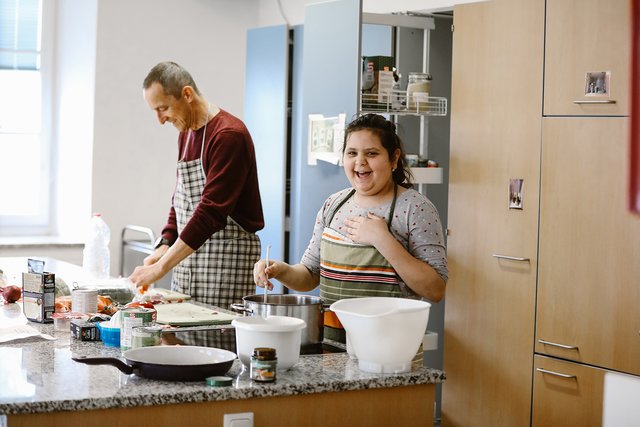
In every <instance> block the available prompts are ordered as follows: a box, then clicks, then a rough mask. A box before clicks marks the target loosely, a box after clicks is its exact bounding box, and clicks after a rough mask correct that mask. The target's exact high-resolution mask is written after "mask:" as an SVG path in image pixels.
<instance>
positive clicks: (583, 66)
mask: <svg viewBox="0 0 640 427" xmlns="http://www.w3.org/2000/svg"><path fill="white" fill-rule="evenodd" d="M629 21H630V20H629V2H628V1H627V0H549V1H547V20H546V44H545V82H544V114H545V115H588V116H595V115H627V114H628V113H629V93H630V90H629V75H630V73H629V70H630V69H629V61H628V57H629V51H630V35H631V32H630V31H629V25H630V22H629ZM598 72H606V73H609V76H608V78H609V79H610V81H609V91H608V92H609V93H607V94H598V93H595V94H594V93H592V94H589V93H588V92H589V90H590V88H589V82H588V81H587V78H586V74H587V73H598ZM592 77H593V80H595V81H594V87H592V90H593V92H596V87H595V86H597V84H598V82H597V77H596V76H592ZM605 83H606V82H605Z"/></svg>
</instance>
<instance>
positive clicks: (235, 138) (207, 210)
mask: <svg viewBox="0 0 640 427" xmlns="http://www.w3.org/2000/svg"><path fill="white" fill-rule="evenodd" d="M203 131H204V126H203V127H202V128H200V129H198V130H197V131H195V132H194V133H193V136H192V138H193V139H192V140H191V142H189V145H188V147H187V152H186V154H185V157H184V159H183V160H185V161H190V160H196V159H198V158H200V149H201V147H202V132H203ZM190 136H191V132H189V131H187V132H181V133H180V135H179V136H178V158H180V156H181V155H182V153H183V151H184V148H185V144H186V143H187V138H189V137H190ZM202 156H203V167H204V170H205V172H206V181H205V187H204V191H203V194H202V199H201V200H200V203H199V204H198V206H197V207H196V209H195V211H194V212H193V216H192V217H191V219H190V220H189V222H187V225H186V226H185V228H184V230H182V233H180V238H181V239H182V240H183V241H184V242H185V243H186V244H187V245H189V247H190V248H192V249H194V250H197V249H198V248H200V246H202V244H203V243H204V242H205V241H207V239H209V238H210V237H211V235H212V234H213V233H215V232H217V231H220V230H222V229H223V228H224V227H225V225H226V223H227V217H228V216H230V217H231V218H233V219H234V220H235V221H236V222H237V223H238V224H240V226H241V227H242V228H244V229H245V230H246V231H248V232H251V233H255V232H256V231H258V230H261V229H262V228H263V227H264V218H263V215H262V203H261V200H260V190H259V188H258V170H257V167H256V155H255V150H254V147H253V141H252V139H251V135H249V131H248V130H247V128H246V126H245V125H244V123H242V121H241V120H240V119H238V118H237V117H235V116H233V115H231V114H229V113H228V112H226V111H224V110H220V112H219V113H218V114H216V115H215V117H213V118H212V119H211V120H210V121H209V123H207V135H206V137H205V146H204V152H203V153H202ZM162 236H163V237H164V238H166V239H169V241H170V242H171V243H172V244H173V242H175V241H176V239H177V238H178V228H177V225H176V212H175V210H174V208H173V203H172V205H171V210H170V211H169V219H168V222H167V225H166V226H165V227H164V229H163V230H162Z"/></svg>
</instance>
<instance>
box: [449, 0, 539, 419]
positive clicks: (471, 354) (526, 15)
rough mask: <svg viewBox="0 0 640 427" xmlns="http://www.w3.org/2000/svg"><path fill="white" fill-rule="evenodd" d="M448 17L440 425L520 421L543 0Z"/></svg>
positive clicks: (465, 8) (528, 344)
mask: <svg viewBox="0 0 640 427" xmlns="http://www.w3.org/2000/svg"><path fill="white" fill-rule="evenodd" d="M454 28H455V30H454V33H453V65H452V74H453V77H452V100H451V160H450V165H451V171H450V181H449V231H450V232H449V236H448V259H449V271H450V276H449V282H448V284H447V291H446V292H447V293H446V308H445V322H444V329H445V337H444V370H445V372H446V373H447V381H446V382H445V383H444V385H443V387H442V389H443V400H442V425H443V426H491V427H496V426H504V427H517V426H528V425H529V421H530V403H531V387H532V383H531V381H532V378H531V369H532V365H533V333H534V304H535V286H536V282H535V280H536V266H537V262H536V251H537V237H538V233H537V223H538V176H539V175H538V174H539V170H538V168H539V150H540V138H541V120H542V118H541V111H542V70H543V68H542V67H543V62H542V54H543V29H544V0H538V1H530V0H527V1H524V0H523V1H513V0H508V1H499V0H496V1H492V2H482V3H473V4H467V5H462V6H457V7H456V8H455V9H454ZM511 178H513V179H523V182H524V187H523V199H522V207H523V209H509V180H510V179H511ZM497 256H508V257H512V258H514V259H508V258H498V257H497Z"/></svg>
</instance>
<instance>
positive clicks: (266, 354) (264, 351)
mask: <svg viewBox="0 0 640 427" xmlns="http://www.w3.org/2000/svg"><path fill="white" fill-rule="evenodd" d="M253 355H254V356H255V357H260V358H266V359H273V358H275V357H276V349H275V348H269V347H256V348H254V349H253Z"/></svg>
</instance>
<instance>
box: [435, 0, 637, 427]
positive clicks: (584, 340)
mask: <svg viewBox="0 0 640 427" xmlns="http://www.w3.org/2000/svg"><path fill="white" fill-rule="evenodd" d="M545 7H546V16H545ZM628 19H629V14H628V4H627V2H626V1H623V0H615V1H613V2H610V1H606V0H585V1H578V0H547V1H546V2H545V1H544V0H539V1H506V0H504V1H503V0H494V1H491V2H483V3H474V4H465V5H462V6H458V7H456V8H455V10H454V25H455V32H454V48H453V76H452V98H451V112H452V119H451V128H452V132H451V172H450V189H449V229H450V235H449V238H448V256H449V268H450V280H449V283H448V285H447V298H446V310H445V342H444V369H445V371H446V372H447V382H446V383H445V385H444V386H443V401H442V414H443V416H442V425H443V426H483V425H487V426H489V425H490V426H526V425H530V424H531V423H532V424H533V425H534V426H550V425H553V426H555V425H567V426H569V425H571V426H573V425H580V426H583V425H584V426H590V425H600V423H601V422H602V392H603V385H602V382H603V380H602V379H603V372H606V370H613V371H620V372H624V373H629V374H635V375H640V334H639V332H640V310H638V307H639V306H640V287H639V286H638V285H637V282H638V277H640V263H639V262H638V260H639V259H640V217H638V216H637V215H633V214H631V213H630V212H629V211H628V209H627V204H626V193H627V185H628V183H627V179H628V174H629V170H628V154H627V153H628V127H629V118H628V117H625V116H626V115H627V114H628V104H629V99H628V92H629V90H628V87H629V86H628V82H627V80H628V66H629V60H628V58H629V53H628V50H629V35H628V32H629V22H628ZM545 28H546V33H545ZM543 43H544V45H543ZM543 56H544V60H543ZM543 64H544V66H543ZM588 72H589V73H597V72H605V73H609V78H610V80H609V83H610V86H609V90H610V93H609V94H608V95H605V94H592V95H587V94H585V89H586V84H587V80H586V73H588ZM543 77H544V78H543ZM543 81H544V88H543V83H542V82H543ZM543 89H544V90H543ZM543 100H544V101H543ZM574 101H578V102H577V103H576V102H574ZM584 101H598V102H596V103H591V102H590V103H583V102H584ZM601 101H602V102H601ZM609 101H615V102H609ZM543 104H544V105H543ZM555 116H559V117H555ZM510 178H521V179H524V183H525V184H524V198H523V210H510V209H508V202H507V190H508V182H509V179H510ZM538 195H539V199H538ZM538 208H539V211H538ZM538 221H539V223H538ZM496 255H507V256H511V257H512V259H504V258H503V259H497V258H496V257H495V256H496ZM536 256H537V259H536ZM524 260H528V262H525V261H524ZM536 274H537V282H536ZM536 285H537V288H536ZM534 322H535V326H534ZM532 328H534V329H535V333H534V334H533V336H532ZM534 359H535V362H534ZM572 361H574V362H572ZM587 365H589V366H587ZM538 368H541V369H546V370H549V371H553V372H559V373H561V374H563V375H564V374H566V375H568V377H564V376H562V375H560V376H558V375H555V374H552V373H544V372H542V371H538V370H537V369H538ZM532 369H533V372H532ZM532 390H533V394H532Z"/></svg>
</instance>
